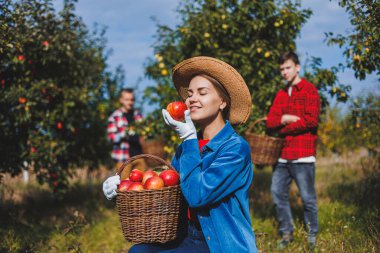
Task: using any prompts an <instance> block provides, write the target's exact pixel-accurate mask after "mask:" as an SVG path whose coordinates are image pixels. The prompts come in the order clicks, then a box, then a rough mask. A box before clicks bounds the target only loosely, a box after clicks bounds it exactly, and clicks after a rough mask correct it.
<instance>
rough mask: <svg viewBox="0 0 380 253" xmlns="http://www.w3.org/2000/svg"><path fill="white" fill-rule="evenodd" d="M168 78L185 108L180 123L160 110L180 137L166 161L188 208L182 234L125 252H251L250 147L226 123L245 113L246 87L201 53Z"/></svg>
mask: <svg viewBox="0 0 380 253" xmlns="http://www.w3.org/2000/svg"><path fill="white" fill-rule="evenodd" d="M173 82H174V85H175V87H176V89H177V91H178V92H179V94H180V96H181V97H182V98H183V99H184V100H185V102H186V105H187V107H188V110H187V111H185V122H179V121H176V120H174V119H173V118H172V117H171V116H170V114H169V113H168V112H167V111H166V110H162V113H163V117H164V120H165V122H166V124H168V125H169V126H171V127H172V128H173V129H174V130H175V131H176V132H177V133H178V134H179V136H180V138H181V139H182V140H183V142H182V144H181V145H180V146H179V147H178V149H177V152H176V154H175V156H174V158H173V161H172V165H173V167H174V168H176V170H177V171H178V172H179V174H180V178H181V182H180V185H181V189H182V192H183V194H184V196H185V198H186V200H187V202H188V204H189V207H190V211H189V229H188V234H187V236H186V237H185V238H181V239H178V240H176V241H174V242H170V243H166V244H137V245H134V246H133V247H132V248H131V249H130V250H129V252H130V253H134V252H197V253H200V252H218V253H219V252H257V248H256V242H255V236H254V233H253V230H252V225H251V218H250V212H249V198H248V193H249V187H250V184H251V181H252V177H253V169H252V163H251V156H250V147H249V145H248V143H247V142H246V141H245V140H244V139H243V138H242V137H240V136H239V135H238V134H237V133H236V132H235V131H234V129H233V128H232V126H231V124H241V123H245V121H246V120H247V118H248V117H249V114H250V111H251V96H250V93H249V90H248V88H247V86H246V84H245V82H244V80H243V78H242V77H241V75H240V74H239V73H238V72H237V71H236V70H235V69H234V68H233V67H231V66H230V65H228V64H226V63H225V62H222V61H220V60H217V59H214V58H210V57H202V56H201V57H194V58H190V59H187V60H185V61H183V62H181V63H179V64H177V65H176V66H175V67H174V69H173ZM193 122H194V123H195V124H196V125H197V126H198V127H199V129H200V131H199V132H198V133H197V131H196V128H195V126H194V123H193ZM116 177H117V176H116ZM113 178H114V177H113ZM107 181H109V183H107ZM117 181H118V178H116V179H112V178H110V179H107V180H106V181H105V183H104V188H103V189H104V192H105V195H106V197H107V198H112V197H113V196H115V193H114V190H115V189H116V187H117V186H116V183H117ZM112 184H113V185H112ZM109 185H112V187H111V186H109Z"/></svg>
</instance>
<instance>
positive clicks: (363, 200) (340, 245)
mask: <svg viewBox="0 0 380 253" xmlns="http://www.w3.org/2000/svg"><path fill="white" fill-rule="evenodd" d="M354 158H355V157H351V158H346V159H343V160H342V159H337V160H336V161H329V160H328V159H327V158H325V159H319V161H324V162H320V163H317V180H316V189H317V194H318V206H319V225H320V233H319V235H318V248H317V252H379V251H380V241H379V238H380V236H379V227H380V215H379V210H380V206H379V205H380V200H379V194H378V193H379V190H380V187H379V185H380V173H379V169H378V164H377V165H376V166H372V165H371V164H369V163H366V162H365V160H364V162H363V160H359V159H354ZM370 165H371V166H372V167H371V166H370ZM370 167H371V168H370ZM375 167H376V168H375ZM374 168H375V169H374ZM103 178H104V176H99V175H97V176H94V177H93V178H92V180H89V181H87V182H86V183H84V182H83V180H80V181H78V182H76V183H73V184H72V187H71V189H70V190H69V191H68V192H67V193H66V194H65V195H64V196H63V198H61V199H56V198H54V197H53V195H52V194H51V192H50V190H49V189H47V187H43V186H39V185H37V184H35V183H29V184H23V183H22V182H21V180H20V179H18V180H17V179H13V180H11V181H8V183H5V184H1V185H0V187H1V188H0V194H1V195H0V197H1V198H0V238H1V241H0V252H10V253H12V252H107V253H108V252H111V253H112V252H115V253H120V252H127V251H128V248H129V247H130V246H131V244H129V243H128V242H127V241H125V240H124V238H123V235H122V233H121V228H120V222H119V218H118V214H117V211H116V207H115V202H113V201H107V200H106V199H105V198H104V196H103V193H102V190H101V182H102V180H103ZM3 182H7V181H6V180H4V181H3ZM270 182H271V168H269V167H265V168H263V169H260V170H256V171H255V178H254V182H253V184H252V194H251V203H252V210H251V212H252V220H253V225H252V226H253V228H254V230H255V233H256V239H257V245H258V248H259V250H260V252H278V251H277V250H276V244H277V240H279V235H278V233H277V222H276V220H275V213H274V208H273V204H272V200H271V196H270V191H269V189H270ZM290 200H291V206H292V210H293V215H294V219H295V221H294V223H295V232H294V239H295V240H294V242H293V243H292V244H291V245H290V246H289V248H287V249H286V250H285V251H283V252H308V248H307V243H306V237H307V233H306V230H305V228H304V225H303V210H302V203H301V199H300V196H299V193H298V191H297V189H296V187H295V185H292V187H291V195H290Z"/></svg>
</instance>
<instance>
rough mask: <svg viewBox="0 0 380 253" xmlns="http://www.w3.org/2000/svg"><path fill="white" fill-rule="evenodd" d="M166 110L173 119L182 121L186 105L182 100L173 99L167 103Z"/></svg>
mask: <svg viewBox="0 0 380 253" xmlns="http://www.w3.org/2000/svg"><path fill="white" fill-rule="evenodd" d="M166 110H167V111H168V112H169V114H170V116H172V118H173V119H175V120H178V121H183V120H184V119H185V111H186V110H187V106H186V104H185V103H184V102H181V101H174V102H171V103H170V104H168V106H167V107H166Z"/></svg>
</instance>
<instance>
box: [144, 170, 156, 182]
mask: <svg viewBox="0 0 380 253" xmlns="http://www.w3.org/2000/svg"><path fill="white" fill-rule="evenodd" d="M153 176H158V174H157V173H156V172H155V171H153V170H147V171H145V172H144V175H143V179H142V184H145V182H146V180H148V179H149V178H151V177H153Z"/></svg>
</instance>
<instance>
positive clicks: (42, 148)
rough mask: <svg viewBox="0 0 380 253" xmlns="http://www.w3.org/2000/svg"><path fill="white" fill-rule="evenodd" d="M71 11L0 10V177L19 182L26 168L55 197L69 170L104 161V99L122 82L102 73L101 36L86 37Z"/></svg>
mask: <svg viewBox="0 0 380 253" xmlns="http://www.w3.org/2000/svg"><path fill="white" fill-rule="evenodd" d="M74 7H75V6H74V1H65V4H64V7H63V9H62V10H61V11H60V12H57V11H55V10H54V8H53V4H52V1H51V0H30V1H13V0H5V1H2V4H1V6H0V90H1V96H0V129H1V130H0V173H10V174H12V175H17V174H19V173H20V171H21V170H22V168H23V166H24V163H25V162H27V163H28V164H29V165H30V167H31V168H32V169H33V170H34V172H35V174H36V176H37V179H38V180H39V182H40V183H43V182H48V184H49V185H50V186H51V187H52V188H53V189H57V190H59V189H64V188H65V187H66V186H67V179H68V176H70V175H72V172H73V169H74V168H78V167H80V166H85V165H87V166H90V167H94V168H95V167H96V166H98V165H99V164H100V163H103V162H105V161H107V159H108V157H109V147H108V145H107V141H106V139H105V127H106V122H105V121H106V117H107V115H108V113H109V111H110V110H111V109H113V105H111V104H109V102H108V101H109V100H108V99H106V97H108V98H109V97H112V96H113V95H114V94H115V93H116V87H117V85H118V81H119V79H120V75H121V73H118V72H116V73H112V72H110V71H107V65H106V59H107V55H106V53H105V38H104V30H102V29H100V30H99V29H95V31H94V32H90V31H89V30H88V29H87V28H86V26H85V25H84V23H83V22H82V20H81V18H80V17H78V16H76V15H75V14H74Z"/></svg>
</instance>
